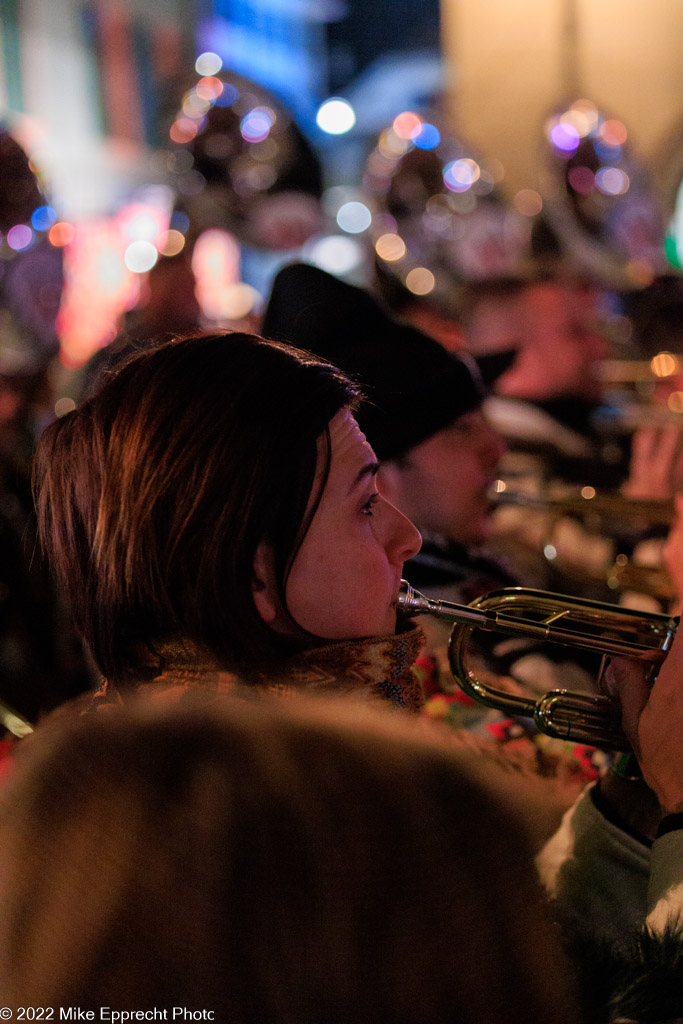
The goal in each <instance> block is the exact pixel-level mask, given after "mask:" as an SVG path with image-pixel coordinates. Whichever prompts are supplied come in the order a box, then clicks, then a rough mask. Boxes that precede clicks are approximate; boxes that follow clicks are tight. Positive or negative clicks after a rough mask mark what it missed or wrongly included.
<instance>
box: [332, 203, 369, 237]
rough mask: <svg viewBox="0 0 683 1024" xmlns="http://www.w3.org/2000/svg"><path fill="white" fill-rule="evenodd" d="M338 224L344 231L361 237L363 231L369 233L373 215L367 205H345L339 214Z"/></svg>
mask: <svg viewBox="0 0 683 1024" xmlns="http://www.w3.org/2000/svg"><path fill="white" fill-rule="evenodd" d="M337 224H338V225H339V227H340V228H341V229H342V231H348V232H349V234H351V235H359V234H360V233H361V231H367V229H368V228H369V227H370V225H371V224H372V214H371V213H370V211H369V210H368V208H367V206H366V205H365V203H357V202H351V203H344V205H343V206H342V207H341V208H340V210H339V212H338V213H337Z"/></svg>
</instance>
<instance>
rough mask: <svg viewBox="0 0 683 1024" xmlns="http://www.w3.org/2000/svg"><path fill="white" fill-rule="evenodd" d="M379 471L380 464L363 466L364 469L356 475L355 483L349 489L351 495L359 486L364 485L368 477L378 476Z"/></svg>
mask: <svg viewBox="0 0 683 1024" xmlns="http://www.w3.org/2000/svg"><path fill="white" fill-rule="evenodd" d="M378 470H379V462H368V463H367V465H365V466H363V468H362V469H361V470H360V471H359V472H358V473H356V476H355V478H354V481H353V483H352V484H351V486H350V487H349V494H351V493H352V492H353V491H355V489H356V488H357V487H358V485H359V484H360V483H362V481H363V480H365V478H366V476H370V477H373V476H376V475H377V472H378Z"/></svg>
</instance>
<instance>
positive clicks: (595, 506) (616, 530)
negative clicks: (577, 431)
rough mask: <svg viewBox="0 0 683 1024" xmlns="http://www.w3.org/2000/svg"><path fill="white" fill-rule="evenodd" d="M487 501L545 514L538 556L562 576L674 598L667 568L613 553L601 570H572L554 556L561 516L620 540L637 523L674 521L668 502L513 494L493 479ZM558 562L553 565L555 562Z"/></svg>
mask: <svg viewBox="0 0 683 1024" xmlns="http://www.w3.org/2000/svg"><path fill="white" fill-rule="evenodd" d="M491 499H492V501H494V502H495V504H496V505H497V506H499V507H505V506H507V507H510V506H512V507H515V508H522V509H523V508H528V509H533V510H535V511H538V512H545V513H547V514H548V517H549V525H548V531H547V537H546V540H545V542H544V543H543V544H542V554H543V557H544V559H545V560H546V561H547V562H551V563H554V564H556V566H557V568H558V569H560V571H561V572H563V573H564V574H565V575H566V576H568V577H570V578H572V579H575V580H578V581H579V582H582V583H589V584H596V585H601V584H602V585H604V584H606V585H607V586H608V587H609V589H610V590H632V591H635V592H636V593H639V594H647V595H649V596H650V597H654V598H656V599H657V600H659V601H662V602H664V601H670V600H672V599H673V598H674V597H675V596H676V588H675V587H674V584H673V581H672V579H671V576H670V575H669V573H668V571H667V569H666V567H665V566H663V565H661V566H653V565H641V564H640V563H638V562H634V561H633V560H632V559H631V558H629V557H628V556H627V555H625V554H623V553H620V554H617V555H616V557H615V558H614V559H613V560H608V561H606V562H605V563H604V565H602V566H592V567H588V566H587V565H574V564H573V563H572V561H571V559H569V558H567V556H566V555H565V556H564V557H560V556H558V552H557V550H556V548H555V544H554V543H553V539H554V531H555V529H556V524H557V522H558V521H559V520H560V519H561V518H562V517H564V516H577V517H579V519H581V520H582V521H583V522H584V523H585V524H586V526H587V527H588V528H590V525H591V522H595V523H598V524H600V533H601V534H604V535H605V536H606V537H612V538H613V539H615V540H617V541H618V540H619V534H621V536H622V538H623V537H626V536H627V534H628V531H629V530H631V531H632V530H633V529H634V528H635V527H636V526H637V525H638V524H646V523H647V524H648V525H649V526H654V525H657V526H664V525H667V524H670V523H672V522H673V520H674V518H675V515H676V506H675V504H674V501H673V499H671V498H662V499H659V498H630V497H628V496H627V495H625V494H622V493H621V492H620V491H609V490H605V491H596V489H595V488H594V487H581V488H578V487H577V488H575V489H572V490H569V491H565V492H564V493H560V494H530V493H528V492H526V491H522V490H516V489H515V488H514V487H511V486H510V485H509V484H508V483H507V481H506V480H496V482H495V483H494V484H493V486H492V488H491ZM555 559H557V562H555Z"/></svg>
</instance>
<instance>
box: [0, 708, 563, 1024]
mask: <svg viewBox="0 0 683 1024" xmlns="http://www.w3.org/2000/svg"><path fill="white" fill-rule="evenodd" d="M26 744H27V745H26V747H23V748H22V749H21V750H20V751H19V754H18V758H17V763H16V764H15V765H14V766H13V767H12V769H11V773H13V775H14V777H12V774H10V777H9V779H8V780H7V781H6V782H5V783H4V784H3V789H2V792H0V1003H1V1004H2V1005H5V1006H9V1007H15V1006H16V1005H17V1004H19V1005H22V1006H26V1005H34V1006H36V1005H37V1006H53V1007H56V1006H60V1005H61V1006H64V1007H68V1006H80V1007H81V1008H82V1010H90V1009H95V1011H96V1013H97V1008H98V1007H100V1006H108V1007H110V1008H112V1009H115V1010H123V1009H125V1010H134V1009H148V1008H150V1007H153V1006H156V1007H158V1008H168V1019H169V1020H170V1019H171V1009H170V1008H171V1007H174V1006H175V1007H183V1006H184V1007H186V1008H187V1009H188V1011H190V1012H191V1011H201V1010H205V1011H209V1012H210V1013H211V1014H213V1017H210V1018H204V1019H213V1020H214V1021H215V1022H217V1024H218V1022H221V1024H227V1022H230V1024H323V1022H324V1024H448V1022H452V1024H456V1022H457V1024H503V1022H504V1024H529V1022H536V1021H538V1022H539V1024H540V1022H542V1024H572V1022H574V1021H576V1017H575V1015H574V1012H573V1000H572V996H571V992H570V987H569V983H568V980H567V977H566V975H567V970H568V969H567V965H566V962H565V960H564V959H563V957H562V953H561V950H560V949H559V946H558V940H557V937H556V935H555V934H554V930H553V927H552V925H550V923H549V920H548V917H547V915H546V913H545V906H544V904H543V899H542V897H541V894H540V887H539V884H538V881H537V879H536V876H535V872H534V866H533V858H532V854H531V850H530V848H529V845H528V843H527V842H526V840H525V835H524V832H523V830H522V829H521V827H520V823H519V821H518V819H517V817H516V815H515V814H514V813H513V811H512V809H511V808H512V804H513V797H512V795H511V793H510V792H509V791H508V790H507V789H503V788H502V787H503V786H504V785H505V784H506V782H507V781H509V779H510V777H503V778H497V777H494V776H493V775H491V774H490V772H489V771H488V769H487V767H486V765H485V764H484V763H483V762H481V760H480V759H478V758H477V757H476V755H472V754H471V752H470V751H459V752H456V751H453V750H447V749H444V748H443V746H441V745H440V737H438V735H437V734H435V737H434V738H432V739H430V738H429V737H428V735H427V734H426V733H425V732H420V731H417V729H416V727H415V724H414V723H413V722H412V721H406V720H405V719H404V720H401V718H400V716H395V715H387V714H386V713H384V714H382V713H380V712H379V711H377V710H375V709H372V708H368V707H367V706H364V707H362V708H360V707H358V706H357V705H355V704H343V703H342V702H340V701H335V702H333V703H329V702H327V701H324V702H320V703H315V702H310V701H305V700H304V699H297V700H293V701H291V702H286V701H282V700H276V701H272V702H269V701H265V700H264V701H259V702H258V705H255V704H253V702H251V701H246V700H232V701H227V702H224V703H218V702H217V703H215V704H214V705H212V706H210V707H206V706H204V707H196V708H195V707H191V706H190V707H187V706H184V707H181V708H175V709H174V708H169V707H168V705H166V704H164V705H163V706H162V705H160V704H159V703H157V702H154V701H142V702H139V703H136V702H135V701H134V700H131V701H130V702H129V703H128V704H127V705H126V707H125V708H122V709H121V712H120V713H117V714H115V715H94V716H88V717H85V718H84V717H81V718H76V719H74V717H73V716H71V715H70V716H68V717H66V716H65V717H64V718H62V719H61V720H59V721H56V722H54V723H52V725H51V724H50V723H47V724H46V725H45V726H43V727H42V728H41V729H40V730H38V731H37V732H36V734H35V736H34V737H32V738H31V739H30V740H28V741H26ZM176 1019H178V1020H181V1019H189V1018H182V1017H177V1018H176ZM195 1019H199V1018H195Z"/></svg>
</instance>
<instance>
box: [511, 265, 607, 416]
mask: <svg viewBox="0 0 683 1024" xmlns="http://www.w3.org/2000/svg"><path fill="white" fill-rule="evenodd" d="M515 306H516V309H515V313H516V323H517V325H518V331H519V336H520V339H521V347H520V348H519V351H518V354H517V358H516V359H515V361H514V363H513V364H512V366H511V367H510V369H509V370H507V371H506V372H505V373H504V374H503V375H502V376H501V377H500V378H499V380H498V382H497V384H496V387H495V390H496V392H497V393H498V394H501V395H507V396H509V397H512V398H521V399H526V400H528V401H547V400H550V399H555V398H572V397H575V398H581V399H584V400H586V401H590V402H598V401H599V400H600V398H601V392H602V386H601V383H600V380H599V376H598V364H599V362H600V361H601V360H603V359H606V358H607V357H608V356H609V346H608V343H607V340H606V339H605V338H604V337H603V336H602V335H601V334H600V333H599V331H598V329H597V326H596V315H595V294H594V293H593V292H591V291H590V290H588V289H585V288H580V287H578V286H573V285H570V284H565V283H559V282H556V281H547V282H543V283H540V284H534V285H531V286H530V287H528V288H525V289H524V291H523V292H522V293H521V294H520V295H519V296H518V297H517V301H516V304H515Z"/></svg>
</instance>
